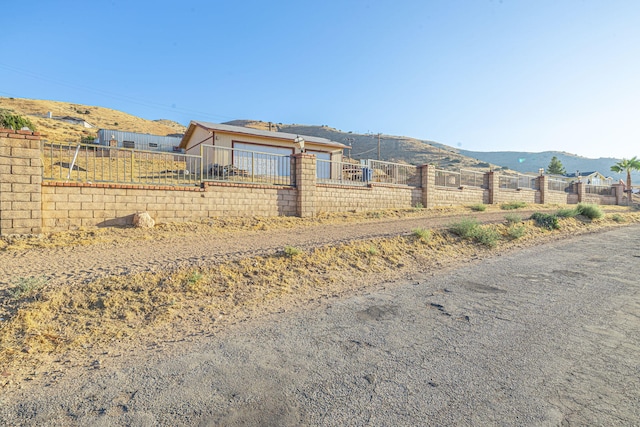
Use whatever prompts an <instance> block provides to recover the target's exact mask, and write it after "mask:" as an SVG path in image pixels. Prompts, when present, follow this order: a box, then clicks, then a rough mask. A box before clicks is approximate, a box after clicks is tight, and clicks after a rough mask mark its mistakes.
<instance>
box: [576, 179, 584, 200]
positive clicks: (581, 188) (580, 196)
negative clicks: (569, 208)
mask: <svg viewBox="0 0 640 427" xmlns="http://www.w3.org/2000/svg"><path fill="white" fill-rule="evenodd" d="M575 185H576V192H577V193H578V203H582V202H583V201H584V199H585V197H584V195H585V193H586V192H587V191H586V187H585V183H584V182H582V181H578V182H577V183H576V184H575Z"/></svg>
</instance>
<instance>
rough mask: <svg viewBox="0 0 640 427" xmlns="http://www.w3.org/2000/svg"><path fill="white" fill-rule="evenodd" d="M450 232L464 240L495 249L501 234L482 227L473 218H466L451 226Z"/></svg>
mask: <svg viewBox="0 0 640 427" xmlns="http://www.w3.org/2000/svg"><path fill="white" fill-rule="evenodd" d="M449 231H451V232H452V233H453V234H455V235H457V236H460V237H462V238H463V239H470V240H473V241H474V242H477V243H480V244H482V245H485V246H489V247H494V246H495V245H496V244H497V243H498V240H500V234H499V233H498V232H497V231H496V230H494V229H493V228H488V227H487V228H485V227H481V226H480V224H479V223H478V221H476V220H475V219H473V218H465V219H462V220H460V221H459V222H456V223H454V224H451V225H450V226H449Z"/></svg>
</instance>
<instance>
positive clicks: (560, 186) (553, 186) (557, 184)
mask: <svg viewBox="0 0 640 427" xmlns="http://www.w3.org/2000/svg"><path fill="white" fill-rule="evenodd" d="M571 187H572V186H571V185H570V184H569V183H568V182H567V181H563V180H561V179H552V178H548V179H547V188H548V189H549V190H550V191H562V192H571Z"/></svg>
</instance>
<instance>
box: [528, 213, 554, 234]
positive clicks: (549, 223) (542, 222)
mask: <svg viewBox="0 0 640 427" xmlns="http://www.w3.org/2000/svg"><path fill="white" fill-rule="evenodd" d="M531 219H532V220H533V221H535V223H536V225H538V226H539V227H542V228H546V229H547V230H558V229H559V228H560V224H559V222H558V217H557V216H555V215H551V214H546V213H542V212H535V213H534V214H533V215H531Z"/></svg>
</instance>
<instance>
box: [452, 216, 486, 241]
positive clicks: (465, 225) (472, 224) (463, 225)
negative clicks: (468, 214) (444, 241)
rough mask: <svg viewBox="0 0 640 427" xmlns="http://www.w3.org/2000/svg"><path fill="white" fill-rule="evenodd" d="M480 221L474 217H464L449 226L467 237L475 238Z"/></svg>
mask: <svg viewBox="0 0 640 427" xmlns="http://www.w3.org/2000/svg"><path fill="white" fill-rule="evenodd" d="M478 226H479V223H478V221H476V220H475V219H473V218H464V219H461V220H460V221H459V222H456V223H453V224H451V225H450V226H449V231H451V232H452V233H453V234H455V235H457V236H460V237H463V238H465V239H469V238H473V236H474V234H475V231H476V229H477V228H478Z"/></svg>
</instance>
